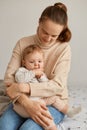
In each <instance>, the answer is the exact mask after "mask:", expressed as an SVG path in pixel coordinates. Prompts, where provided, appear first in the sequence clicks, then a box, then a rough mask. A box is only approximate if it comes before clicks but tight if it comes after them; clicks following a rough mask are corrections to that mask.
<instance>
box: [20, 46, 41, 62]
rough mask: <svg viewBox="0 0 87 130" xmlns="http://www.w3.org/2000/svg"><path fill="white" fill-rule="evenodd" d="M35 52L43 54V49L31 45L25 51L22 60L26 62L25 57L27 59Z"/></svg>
mask: <svg viewBox="0 0 87 130" xmlns="http://www.w3.org/2000/svg"><path fill="white" fill-rule="evenodd" d="M34 51H37V52H40V53H43V52H42V49H41V48H40V47H39V46H38V45H36V44H32V45H29V46H28V47H26V48H25V49H24V50H23V53H22V60H24V59H25V57H26V56H27V55H28V54H30V53H33V52H34Z"/></svg>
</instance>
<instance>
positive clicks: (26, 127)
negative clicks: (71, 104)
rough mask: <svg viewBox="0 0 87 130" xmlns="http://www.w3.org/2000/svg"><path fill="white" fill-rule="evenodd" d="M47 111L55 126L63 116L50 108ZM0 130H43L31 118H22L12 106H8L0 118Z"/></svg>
mask: <svg viewBox="0 0 87 130" xmlns="http://www.w3.org/2000/svg"><path fill="white" fill-rule="evenodd" d="M48 109H49V111H50V113H51V115H52V117H53V119H54V122H55V124H56V125H57V124H58V123H60V122H61V121H62V120H63V118H64V114H63V113H61V112H59V111H58V110H57V109H55V108H54V107H52V106H48ZM0 130H44V129H43V128H42V127H41V126H39V125H38V124H37V123H35V122H34V121H33V120H32V119H31V118H22V117H21V116H19V115H18V114H17V113H16V112H15V111H14V110H13V105H12V104H11V105H9V107H8V109H7V110H6V111H5V112H4V114H3V115H2V116H1V117H0Z"/></svg>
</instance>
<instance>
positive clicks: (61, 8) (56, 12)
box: [39, 2, 71, 43]
mask: <svg viewBox="0 0 87 130" xmlns="http://www.w3.org/2000/svg"><path fill="white" fill-rule="evenodd" d="M47 19H50V20H52V21H53V22H55V23H57V24H60V25H64V29H63V31H62V32H61V33H60V35H59V36H58V39H57V40H59V41H60V42H61V43H63V42H68V41H69V40H70V39H71V31H70V30H69V28H68V25H67V23H68V16H67V7H66V6H65V5H64V4H63V3H60V2H59V3H55V4H54V5H53V6H48V7H47V8H46V9H45V10H44V11H43V12H42V14H41V17H40V19H39V22H43V21H45V20H47Z"/></svg>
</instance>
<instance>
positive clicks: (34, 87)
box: [0, 3, 71, 130]
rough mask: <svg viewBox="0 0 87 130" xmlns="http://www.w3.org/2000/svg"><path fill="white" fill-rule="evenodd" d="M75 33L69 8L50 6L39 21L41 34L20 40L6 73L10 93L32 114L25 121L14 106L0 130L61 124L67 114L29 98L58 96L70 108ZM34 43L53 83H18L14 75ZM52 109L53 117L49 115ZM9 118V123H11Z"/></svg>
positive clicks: (39, 128) (29, 129)
mask: <svg viewBox="0 0 87 130" xmlns="http://www.w3.org/2000/svg"><path fill="white" fill-rule="evenodd" d="M70 39H71V32H70V30H69V28H68V17H67V8H66V6H65V5H64V4H63V3H56V4H54V5H53V6H49V7H47V8H46V9H45V10H44V11H43V12H42V14H41V16H40V18H39V25H38V28H37V34H35V35H33V36H29V37H24V38H22V39H20V40H19V41H18V42H17V44H16V46H15V48H14V50H13V54H12V57H11V60H10V62H9V64H8V67H7V70H6V73H5V79H4V81H5V84H6V86H7V94H8V96H9V97H10V98H11V99H12V100H13V99H15V98H17V97H19V98H18V99H17V101H18V102H19V103H20V104H21V105H22V106H23V107H24V109H25V111H27V113H29V117H31V118H22V117H21V116H19V115H18V114H17V113H15V111H13V109H12V107H13V106H12V104H10V106H9V107H8V109H7V110H6V112H5V113H4V114H3V115H2V117H1V118H0V130H5V129H6V130H25V129H26V130H43V128H45V127H47V126H49V122H48V120H47V118H48V119H53V120H54V122H55V124H58V123H60V122H61V121H62V120H63V118H64V114H63V113H62V112H60V111H58V110H57V109H56V108H55V107H53V106H51V105H49V106H45V105H44V104H42V103H40V102H37V101H32V100H30V99H29V98H28V97H27V96H26V94H27V95H30V96H40V97H50V96H53V95H54V96H58V98H60V99H61V100H62V101H64V103H66V104H67V106H68V91H67V78H68V73H69V70H70V61H71V51H70V45H69V43H68V42H69V41H70ZM30 44H38V45H39V46H40V47H41V48H42V50H43V52H44V57H45V73H46V75H47V77H48V79H49V82H47V83H46V82H45V83H44V82H43V83H28V84H22V83H20V84H18V83H16V82H15V78H14V75H15V73H16V70H17V69H18V68H19V67H20V66H21V58H22V57H21V55H22V52H23V50H24V48H26V47H27V46H29V45H30ZM47 110H49V112H50V114H51V115H50V114H48V113H47ZM8 119H9V120H8Z"/></svg>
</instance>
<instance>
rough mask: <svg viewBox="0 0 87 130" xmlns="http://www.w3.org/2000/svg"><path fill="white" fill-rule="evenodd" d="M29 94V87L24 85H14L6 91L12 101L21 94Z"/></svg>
mask: <svg viewBox="0 0 87 130" xmlns="http://www.w3.org/2000/svg"><path fill="white" fill-rule="evenodd" d="M29 92H30V91H29V85H28V84H23V83H12V84H10V85H9V87H8V88H7V89H6V93H7V95H8V96H9V97H10V98H11V99H14V98H16V97H18V96H19V95H20V94H21V93H28V94H29Z"/></svg>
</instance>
